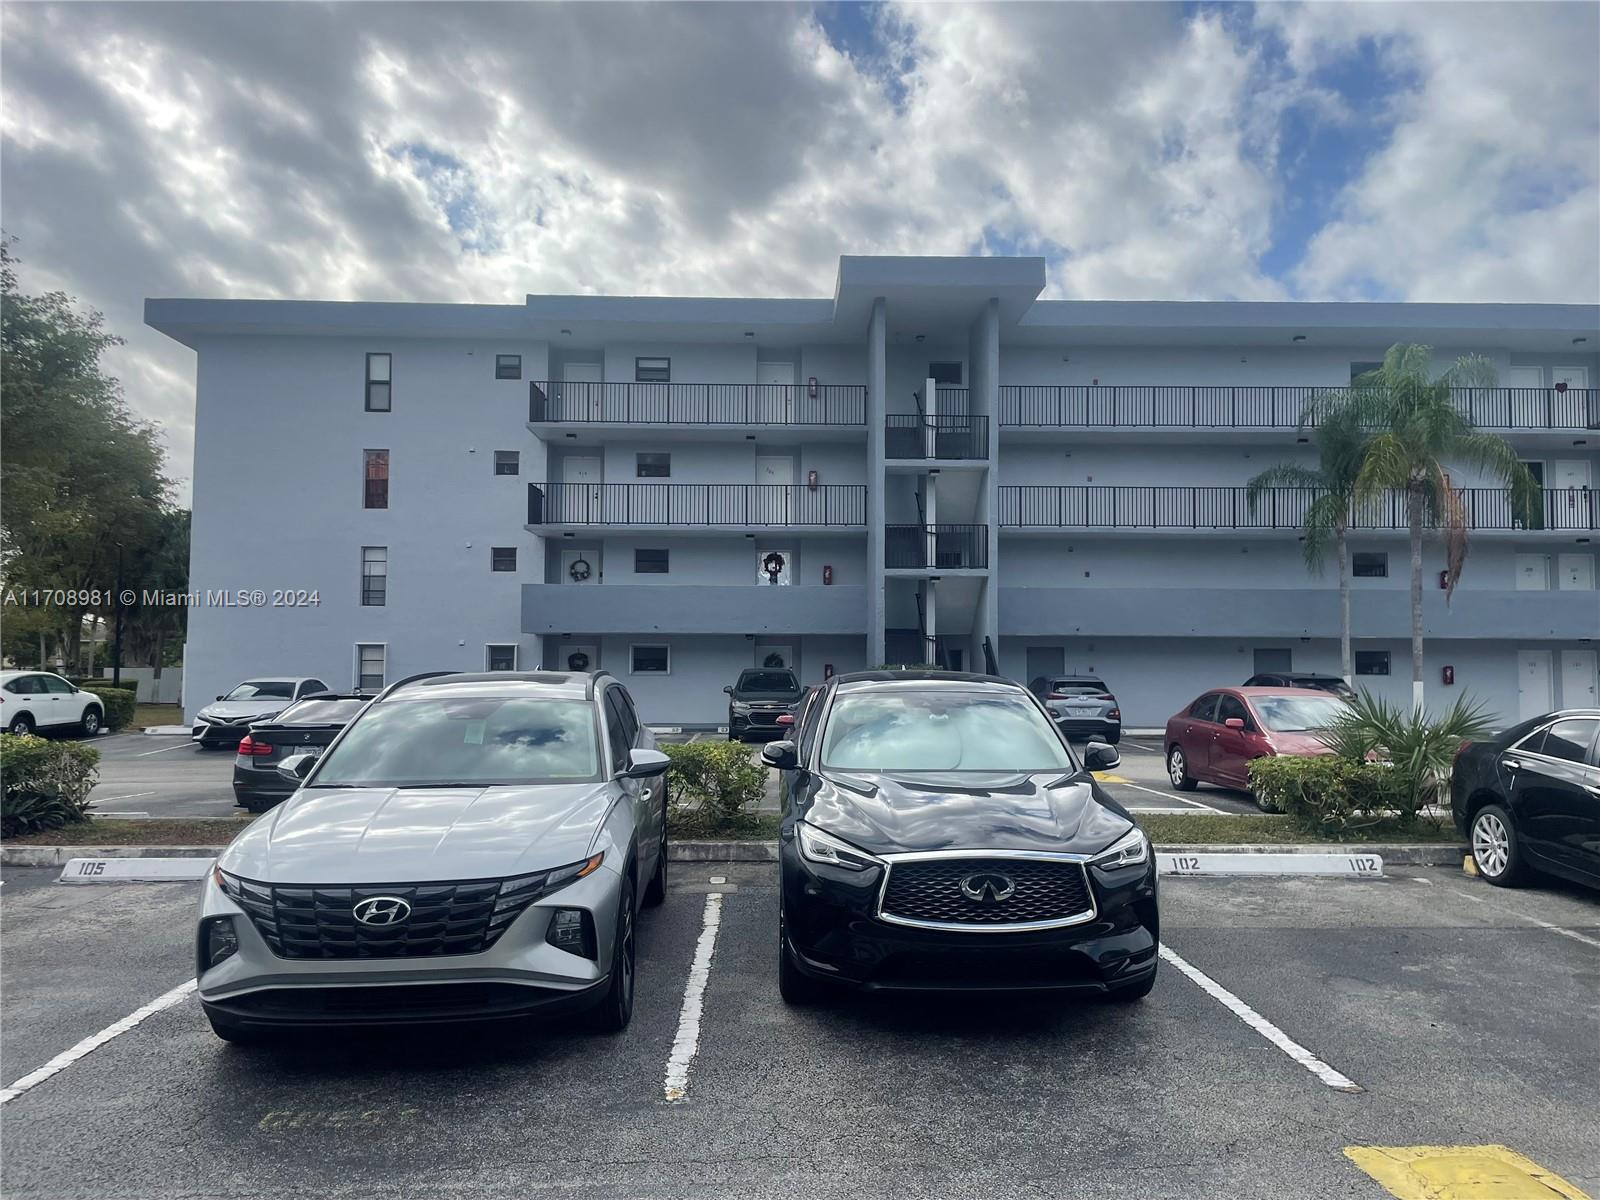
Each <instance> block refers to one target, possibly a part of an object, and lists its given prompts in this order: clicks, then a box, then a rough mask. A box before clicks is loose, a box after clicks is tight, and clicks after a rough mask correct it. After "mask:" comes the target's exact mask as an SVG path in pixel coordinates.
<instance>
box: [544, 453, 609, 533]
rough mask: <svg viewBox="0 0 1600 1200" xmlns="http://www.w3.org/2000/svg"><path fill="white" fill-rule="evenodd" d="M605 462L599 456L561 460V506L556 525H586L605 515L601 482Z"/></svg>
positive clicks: (559, 505)
mask: <svg viewBox="0 0 1600 1200" xmlns="http://www.w3.org/2000/svg"><path fill="white" fill-rule="evenodd" d="M604 476H605V462H604V460H603V459H601V458H599V457H598V456H594V457H591V456H589V455H582V456H579V457H573V458H565V459H562V461H561V482H562V483H564V484H566V486H565V487H563V488H562V489H561V503H560V504H558V505H557V506H556V510H557V519H556V522H555V523H556V524H571V525H587V524H591V523H593V522H595V521H599V520H602V519H603V518H604V515H605V501H604V495H605V490H604V488H603V487H602V486H601V481H602V479H603V478H604Z"/></svg>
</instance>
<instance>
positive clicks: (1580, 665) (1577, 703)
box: [1561, 650, 1600, 708]
mask: <svg viewBox="0 0 1600 1200" xmlns="http://www.w3.org/2000/svg"><path fill="white" fill-rule="evenodd" d="M1595 665H1596V664H1595V652H1594V651H1593V650H1563V651H1562V652H1561V707H1562V708H1600V679H1597V678H1596V674H1595Z"/></svg>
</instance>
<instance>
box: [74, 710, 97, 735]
mask: <svg viewBox="0 0 1600 1200" xmlns="http://www.w3.org/2000/svg"><path fill="white" fill-rule="evenodd" d="M102 720H103V718H102V717H101V715H100V710H99V709H98V708H96V707H95V706H94V705H92V704H91V705H90V706H89V707H88V708H86V709H84V710H83V720H81V721H79V722H78V732H79V733H81V734H82V735H83V736H84V737H94V736H95V734H97V733H99V732H100V725H101V722H102Z"/></svg>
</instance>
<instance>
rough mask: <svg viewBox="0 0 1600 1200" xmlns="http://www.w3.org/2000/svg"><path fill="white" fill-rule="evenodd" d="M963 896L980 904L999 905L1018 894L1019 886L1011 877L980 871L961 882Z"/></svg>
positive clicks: (995, 872)
mask: <svg viewBox="0 0 1600 1200" xmlns="http://www.w3.org/2000/svg"><path fill="white" fill-rule="evenodd" d="M961 894H962V895H963V896H965V897H966V898H967V899H968V900H971V901H974V902H975V903H978V904H999V903H1001V902H1003V901H1006V900H1009V899H1011V897H1012V896H1015V895H1016V894H1017V885H1016V883H1015V882H1013V881H1012V879H1011V877H1010V876H1009V875H1002V874H1000V872H998V871H979V872H976V873H975V874H972V875H968V876H966V877H965V878H964V879H962V880H961Z"/></svg>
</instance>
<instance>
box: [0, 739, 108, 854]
mask: <svg viewBox="0 0 1600 1200" xmlns="http://www.w3.org/2000/svg"><path fill="white" fill-rule="evenodd" d="M99 761H100V752H99V751H98V750H96V749H95V748H94V747H93V746H85V745H83V744H82V743H81V742H52V741H48V740H47V739H45V738H42V737H37V736H35V735H33V734H24V735H22V736H15V735H13V734H9V733H0V776H3V777H4V781H5V782H4V788H3V793H0V837H14V836H16V835H18V834H23V833H33V832H35V831H36V830H40V829H59V828H61V827H62V826H63V825H67V824H72V823H75V822H78V821H86V820H88V818H89V790H90V789H91V788H93V787H94V785H95V783H96V781H97V779H98V777H99V771H98V770H97V769H96V764H97V763H98V762H99Z"/></svg>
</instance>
